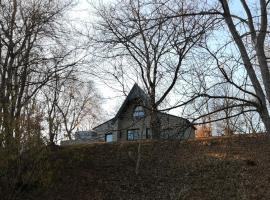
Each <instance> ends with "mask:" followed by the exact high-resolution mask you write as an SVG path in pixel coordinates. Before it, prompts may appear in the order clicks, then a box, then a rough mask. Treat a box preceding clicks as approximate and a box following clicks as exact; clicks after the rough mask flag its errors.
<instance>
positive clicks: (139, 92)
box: [93, 83, 195, 130]
mask: <svg viewBox="0 0 270 200" xmlns="http://www.w3.org/2000/svg"><path fill="white" fill-rule="evenodd" d="M134 99H140V100H141V101H142V102H144V103H145V104H148V102H149V98H148V95H147V94H146V93H145V92H144V91H143V89H142V88H140V87H139V86H138V84H137V83H135V84H134V85H133V87H132V89H131V90H130V92H129V93H128V95H127V97H126V99H125V100H124V102H123V103H122V105H121V107H120V108H119V110H118V112H117V113H116V115H115V116H114V117H113V118H112V119H110V120H108V121H106V122H103V123H102V124H100V125H98V126H96V127H94V128H93V130H95V129H96V128H98V127H100V126H101V125H103V124H105V123H108V122H111V123H114V122H115V121H116V120H117V119H118V117H119V116H120V114H121V113H122V112H123V110H124V109H125V107H126V105H127V104H128V102H129V101H131V100H134ZM159 113H161V114H164V115H170V116H173V117H177V118H181V119H183V120H186V121H187V122H188V123H190V124H191V122H190V121H189V120H188V119H185V118H182V117H179V116H176V115H171V114H167V113H163V112H159ZM193 127H194V126H193ZM194 128H195V127H194Z"/></svg>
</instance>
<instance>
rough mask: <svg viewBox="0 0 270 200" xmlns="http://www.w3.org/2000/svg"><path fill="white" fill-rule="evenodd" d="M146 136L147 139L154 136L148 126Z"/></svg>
mask: <svg viewBox="0 0 270 200" xmlns="http://www.w3.org/2000/svg"><path fill="white" fill-rule="evenodd" d="M145 138H146V139H150V138H152V134H151V130H150V128H146V133H145Z"/></svg>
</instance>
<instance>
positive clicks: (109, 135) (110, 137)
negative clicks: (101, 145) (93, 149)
mask: <svg viewBox="0 0 270 200" xmlns="http://www.w3.org/2000/svg"><path fill="white" fill-rule="evenodd" d="M112 141H113V135H112V133H106V134H105V142H112Z"/></svg>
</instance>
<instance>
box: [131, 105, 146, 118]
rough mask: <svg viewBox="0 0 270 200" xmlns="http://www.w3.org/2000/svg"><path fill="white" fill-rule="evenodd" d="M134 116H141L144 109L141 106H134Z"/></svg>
mask: <svg viewBox="0 0 270 200" xmlns="http://www.w3.org/2000/svg"><path fill="white" fill-rule="evenodd" d="M133 117H134V118H142V117H144V109H143V107H142V106H136V107H135V108H134V111H133Z"/></svg>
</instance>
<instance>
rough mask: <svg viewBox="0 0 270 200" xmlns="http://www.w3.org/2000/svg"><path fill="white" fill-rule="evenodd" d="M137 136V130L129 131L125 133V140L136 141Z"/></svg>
mask: <svg viewBox="0 0 270 200" xmlns="http://www.w3.org/2000/svg"><path fill="white" fill-rule="evenodd" d="M139 136H140V134H139V129H131V130H128V131H127V140H138V139H139Z"/></svg>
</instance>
